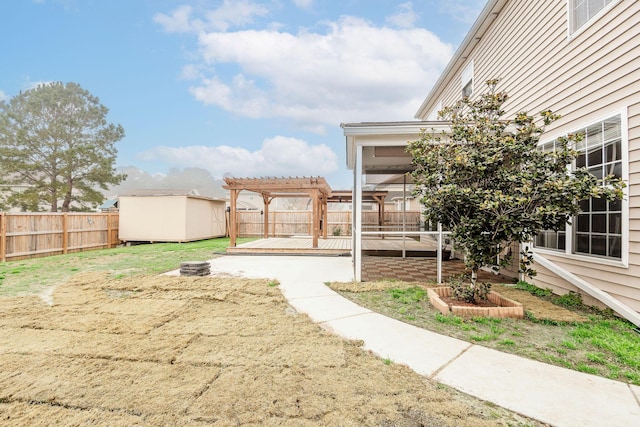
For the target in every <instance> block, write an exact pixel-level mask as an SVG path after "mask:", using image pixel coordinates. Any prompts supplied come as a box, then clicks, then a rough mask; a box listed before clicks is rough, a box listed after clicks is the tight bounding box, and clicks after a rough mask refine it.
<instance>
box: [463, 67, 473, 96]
mask: <svg viewBox="0 0 640 427" xmlns="http://www.w3.org/2000/svg"><path fill="white" fill-rule="evenodd" d="M461 82H462V97H463V98H466V97H469V96H471V95H472V94H473V61H471V62H469V65H467V67H466V68H465V69H464V71H463V72H462V78H461Z"/></svg>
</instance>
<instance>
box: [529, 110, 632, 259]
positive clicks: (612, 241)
mask: <svg viewBox="0 0 640 427" xmlns="http://www.w3.org/2000/svg"><path fill="white" fill-rule="evenodd" d="M576 133H581V134H583V135H584V138H583V139H582V141H580V142H578V143H577V144H576V146H575V147H574V149H575V150H576V151H577V152H578V156H577V157H576V160H575V167H576V168H582V167H586V168H587V169H588V170H589V172H590V173H591V174H592V175H594V176H595V177H596V178H599V179H601V178H604V177H606V176H608V175H614V176H616V177H618V178H623V176H622V164H623V161H624V157H625V153H624V150H623V141H622V121H621V116H619V115H617V116H613V117H610V118H608V119H606V120H603V121H601V122H598V123H594V124H592V125H590V126H587V127H585V128H582V129H579V130H578V131H577V132H576ZM540 150H542V151H553V150H555V141H551V142H547V143H545V144H543V145H541V146H540ZM580 210H581V212H580V213H579V214H578V215H577V216H576V217H575V218H573V221H572V227H571V235H572V238H573V239H572V242H573V243H572V244H571V245H570V246H571V247H570V248H568V247H567V231H558V232H553V231H543V232H541V233H540V234H539V235H538V236H536V240H535V245H536V247H538V248H544V249H552V250H558V251H562V252H567V251H570V252H571V253H574V254H579V255H588V256H596V257H604V258H610V259H621V258H622V235H623V226H622V201H620V200H617V201H614V202H607V201H606V200H605V199H602V198H590V199H587V200H583V201H581V202H580Z"/></svg>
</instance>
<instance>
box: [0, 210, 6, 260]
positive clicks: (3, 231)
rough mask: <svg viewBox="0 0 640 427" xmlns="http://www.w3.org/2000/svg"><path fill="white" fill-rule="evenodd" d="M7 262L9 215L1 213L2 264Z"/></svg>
mask: <svg viewBox="0 0 640 427" xmlns="http://www.w3.org/2000/svg"><path fill="white" fill-rule="evenodd" d="M6 260H7V213H6V212H0V262H5V261H6Z"/></svg>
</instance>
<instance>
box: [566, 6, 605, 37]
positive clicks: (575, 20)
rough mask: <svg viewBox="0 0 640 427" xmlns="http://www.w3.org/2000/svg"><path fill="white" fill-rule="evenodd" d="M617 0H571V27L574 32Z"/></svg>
mask: <svg viewBox="0 0 640 427" xmlns="http://www.w3.org/2000/svg"><path fill="white" fill-rule="evenodd" d="M614 1H616V0H569V3H568V4H569V8H570V9H569V13H570V28H571V33H574V32H575V31H577V30H578V29H580V28H581V27H582V26H583V25H584V24H586V23H587V22H588V21H589V20H590V19H591V18H593V17H594V16H595V15H597V14H598V12H600V11H601V10H602V9H604V8H605V7H606V6H607V5H609V4H610V3H613V2H614Z"/></svg>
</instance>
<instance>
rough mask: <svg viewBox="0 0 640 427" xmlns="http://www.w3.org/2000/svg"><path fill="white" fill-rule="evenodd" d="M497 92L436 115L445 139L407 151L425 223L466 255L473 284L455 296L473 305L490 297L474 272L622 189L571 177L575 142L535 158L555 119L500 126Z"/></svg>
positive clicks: (434, 137)
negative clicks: (438, 227) (446, 126)
mask: <svg viewBox="0 0 640 427" xmlns="http://www.w3.org/2000/svg"><path fill="white" fill-rule="evenodd" d="M496 84H497V80H490V81H488V82H487V86H488V91H487V92H486V93H485V94H484V95H482V96H480V97H479V98H478V99H477V100H471V99H469V98H464V99H462V100H460V101H458V102H457V103H456V104H455V105H453V106H451V107H447V108H445V109H443V110H442V111H440V116H441V118H442V119H444V120H448V121H450V123H451V129H450V132H449V133H447V134H446V135H445V134H435V133H430V132H428V131H424V132H423V134H422V135H421V138H420V139H419V140H418V141H414V142H411V143H410V144H409V148H408V150H409V152H410V153H411V154H412V155H413V158H414V163H415V167H416V169H415V171H414V172H413V173H412V176H413V179H414V181H415V183H416V194H417V195H418V196H419V197H420V198H421V201H422V204H423V205H424V210H425V217H426V218H425V219H426V220H427V221H433V222H440V223H442V225H443V226H444V227H446V228H448V229H449V230H450V231H451V233H452V237H453V239H454V241H455V244H456V247H457V248H459V249H460V250H462V251H463V252H464V254H465V264H466V265H467V267H468V268H469V269H470V270H471V283H470V285H469V286H468V287H466V289H465V292H463V293H462V295H459V296H462V297H463V298H465V299H467V300H468V301H472V302H473V301H476V299H477V298H478V297H480V298H482V297H483V296H484V297H486V292H487V290H488V286H486V285H480V284H478V283H477V277H478V270H479V269H480V268H481V267H483V266H486V265H494V264H495V260H496V258H497V256H498V254H500V253H501V252H502V251H503V249H504V248H506V247H508V246H510V245H511V244H512V243H515V242H518V243H522V242H529V241H531V239H532V238H533V237H534V236H536V235H537V234H538V233H539V232H541V231H543V230H554V231H557V230H561V229H564V227H565V225H566V224H567V223H569V221H570V220H571V218H572V217H573V216H574V215H576V214H577V213H578V212H579V211H580V208H579V202H580V201H581V200H585V199H588V198H590V197H596V198H600V197H604V198H606V199H607V200H615V199H619V198H621V197H622V194H623V193H622V189H623V187H624V184H623V183H622V182H621V181H620V180H618V179H616V178H614V177H612V176H609V177H606V178H605V179H603V180H599V179H597V178H596V177H594V176H593V175H591V174H590V173H589V172H588V171H587V170H586V168H577V169H573V170H571V171H570V169H569V165H571V164H572V162H573V160H574V158H575V157H576V155H577V153H576V152H575V151H574V150H573V149H572V147H573V145H574V144H575V143H576V142H579V141H580V140H581V138H582V135H580V134H575V135H567V136H566V137H563V138H559V139H558V141H557V144H556V150H555V151H554V152H543V151H541V150H539V149H538V141H539V139H540V135H541V134H542V133H543V132H544V127H545V126H547V125H549V124H550V123H552V122H553V121H554V120H557V119H558V118H559V116H558V115H556V114H553V113H552V112H551V111H543V112H541V113H540V119H539V121H538V122H539V124H538V123H537V122H536V120H535V119H534V117H532V116H529V115H528V114H526V113H519V114H517V115H516V116H515V118H514V119H513V120H503V119H501V117H502V115H503V114H504V112H503V110H502V105H503V104H504V102H505V101H506V99H507V94H506V93H504V92H497V91H496ZM524 255H525V256H523V258H522V261H523V262H521V268H524V269H525V270H526V271H525V272H527V273H533V270H530V269H529V264H530V262H531V258H530V257H529V256H527V254H524ZM505 261H506V260H505Z"/></svg>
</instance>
